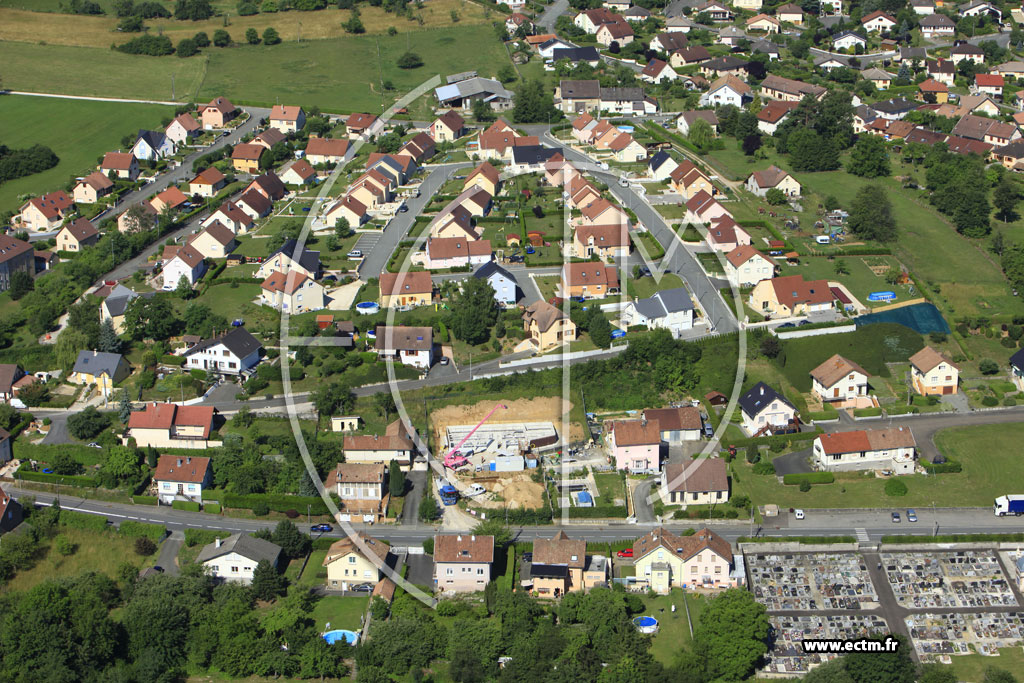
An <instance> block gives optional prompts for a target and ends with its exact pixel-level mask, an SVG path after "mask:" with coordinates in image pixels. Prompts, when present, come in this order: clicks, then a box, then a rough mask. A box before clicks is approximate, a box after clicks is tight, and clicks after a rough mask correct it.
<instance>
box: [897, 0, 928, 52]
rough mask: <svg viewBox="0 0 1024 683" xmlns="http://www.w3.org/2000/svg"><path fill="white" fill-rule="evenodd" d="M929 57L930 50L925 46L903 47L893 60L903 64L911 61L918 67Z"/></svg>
mask: <svg viewBox="0 0 1024 683" xmlns="http://www.w3.org/2000/svg"><path fill="white" fill-rule="evenodd" d="M923 1H924V2H928V1H929V0H923ZM927 59H928V50H927V49H926V48H923V47H901V48H900V51H899V54H898V55H897V56H896V58H895V59H894V60H893V61H896V62H900V63H901V64H902V63H903V62H910V66H912V67H915V68H916V67H919V66H920V65H922V64H924V63H925V62H926V61H927Z"/></svg>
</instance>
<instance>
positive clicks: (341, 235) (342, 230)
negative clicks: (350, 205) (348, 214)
mask: <svg viewBox="0 0 1024 683" xmlns="http://www.w3.org/2000/svg"><path fill="white" fill-rule="evenodd" d="M351 234H352V226H351V225H349V223H348V220H347V219H345V218H339V219H338V222H337V223H335V224H334V236H335V237H337V238H338V239H345V238H346V237H348V236H349V235H351Z"/></svg>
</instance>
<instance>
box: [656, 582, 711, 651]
mask: <svg viewBox="0 0 1024 683" xmlns="http://www.w3.org/2000/svg"><path fill="white" fill-rule="evenodd" d="M684 601H685V603H686V605H687V606H689V609H690V619H692V620H693V622H694V627H696V625H697V623H698V622H699V621H700V614H701V612H702V611H703V610H704V603H705V602H706V598H704V597H703V596H701V595H698V594H695V593H686V594H685V598H684V597H683V591H682V590H680V589H678V588H677V589H674V590H673V591H672V592H671V593H669V594H668V595H657V596H645V597H644V604H645V605H647V611H646V612H644V616H651V617H654V618H655V619H657V620H658V632H657V633H656V634H655V635H654V636H652V637H651V655H653V656H654V658H655V659H657V660H658V661H659V662H661V663H662V664H664V665H666V666H668V665H671V664H672V662H673V661H675V658H676V657H677V656H678V654H679V652H680V651H682V650H684V649H689V647H690V646H691V645H692V644H693V639H692V638H691V637H690V620H689V619H687V618H686V607H684V605H683V603H684ZM672 605H675V607H676V611H675V612H673V611H672Z"/></svg>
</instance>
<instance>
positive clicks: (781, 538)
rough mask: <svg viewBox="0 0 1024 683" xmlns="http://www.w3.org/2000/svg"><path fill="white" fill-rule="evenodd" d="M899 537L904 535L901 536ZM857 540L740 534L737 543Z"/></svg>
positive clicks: (851, 541)
mask: <svg viewBox="0 0 1024 683" xmlns="http://www.w3.org/2000/svg"><path fill="white" fill-rule="evenodd" d="M898 538H903V537H902V536H899V537H898ZM856 542H857V539H856V538H855V537H853V536H757V537H750V536H740V537H739V538H737V539H736V543H802V544H804V545H828V544H830V543H856ZM883 543H884V541H883Z"/></svg>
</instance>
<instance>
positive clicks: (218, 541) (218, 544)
mask: <svg viewBox="0 0 1024 683" xmlns="http://www.w3.org/2000/svg"><path fill="white" fill-rule="evenodd" d="M213 542H214V543H216V546H215V547H217V548H219V547H220V536H218V537H217V538H216V539H214V541H213Z"/></svg>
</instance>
